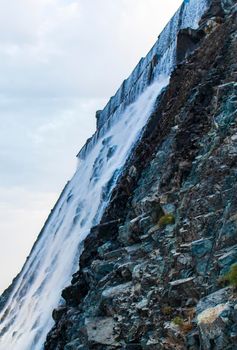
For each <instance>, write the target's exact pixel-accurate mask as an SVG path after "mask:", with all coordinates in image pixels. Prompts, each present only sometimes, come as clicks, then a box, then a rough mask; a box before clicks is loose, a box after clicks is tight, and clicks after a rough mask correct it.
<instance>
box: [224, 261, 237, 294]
mask: <svg viewBox="0 0 237 350" xmlns="http://www.w3.org/2000/svg"><path fill="white" fill-rule="evenodd" d="M222 281H225V282H228V284H230V285H231V286H233V287H235V288H237V263H236V264H233V265H231V267H230V271H229V272H227V274H225V275H224V276H223V277H222Z"/></svg>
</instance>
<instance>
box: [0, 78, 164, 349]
mask: <svg viewBox="0 0 237 350" xmlns="http://www.w3.org/2000/svg"><path fill="white" fill-rule="evenodd" d="M167 83H168V79H167V78H163V79H160V80H159V81H158V82H156V83H154V84H153V85H151V86H150V87H149V88H148V89H147V90H146V91H145V92H144V93H143V94H142V95H141V96H140V97H139V98H138V100H137V101H136V102H135V103H133V104H131V105H130V106H129V107H127V109H126V110H125V111H124V113H123V115H122V116H121V119H120V120H118V121H117V122H116V123H115V124H114V125H113V126H112V127H111V129H110V130H109V131H108V133H107V134H106V135H105V136H104V137H103V138H102V139H101V140H99V141H98V143H97V145H96V146H95V147H94V149H93V151H92V152H91V153H90V154H89V155H88V157H87V159H86V161H80V164H79V166H78V170H77V171H76V174H75V175H74V177H73V178H72V180H71V182H70V183H69V185H68V186H67V188H66V190H65V191H64V194H63V196H62V198H61V199H60V201H59V203H58V204H57V207H56V208H55V210H54V213H53V214H52V217H51V220H50V222H48V224H47V226H46V227H45V230H44V234H43V235H42V236H41V238H40V240H39V241H38V244H37V245H36V247H35V248H34V250H33V252H32V254H31V256H30V259H29V260H28V261H27V264H26V266H25V268H24V271H23V273H22V275H21V277H20V279H19V281H18V283H17V286H16V288H15V292H14V294H13V295H12V297H11V298H10V300H9V302H8V303H7V305H6V307H5V310H4V311H3V314H4V313H6V314H7V317H6V318H5V320H4V321H3V322H2V323H1V328H0V331H1V332H2V333H3V334H2V337H1V343H0V344H1V345H0V349H1V350H6V349H14V350H32V349H34V350H38V349H41V347H42V344H43V343H44V340H45V337H46V334H47V332H48V331H49V329H50V328H51V326H52V324H53V322H52V319H51V313H52V310H53V308H54V307H56V306H57V304H58V300H59V299H60V294H61V291H62V289H63V288H64V287H65V286H66V285H67V284H68V283H69V282H70V278H71V275H72V274H73V273H74V272H75V269H77V267H78V259H79V254H80V251H81V242H82V240H83V239H84V238H85V236H86V235H87V234H88V232H89V230H90V228H91V227H92V226H93V225H95V224H97V223H98V222H99V220H100V218H101V215H102V213H103V210H104V208H105V206H106V204H107V203H108V200H109V198H110V194H111V190H112V188H113V187H114V184H115V183H116V181H117V179H118V177H119V175H120V173H121V170H122V168H123V166H124V163H125V161H126V159H127V155H128V154H129V153H130V151H131V148H132V147H133V145H134V144H135V143H136V141H137V139H138V137H139V135H140V134H141V130H142V128H143V126H144V125H145V123H146V121H147V118H148V117H149V116H150V114H151V111H152V107H153V105H154V102H155V100H156V98H157V95H158V94H159V92H160V90H161V89H162V88H163V87H164V86H165V85H166V84H167ZM4 328H5V332H4Z"/></svg>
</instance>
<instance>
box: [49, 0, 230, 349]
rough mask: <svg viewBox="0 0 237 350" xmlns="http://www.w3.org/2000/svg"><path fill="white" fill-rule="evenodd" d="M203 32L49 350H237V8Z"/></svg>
mask: <svg viewBox="0 0 237 350" xmlns="http://www.w3.org/2000/svg"><path fill="white" fill-rule="evenodd" d="M221 4H222V6H221ZM214 5H215V6H214ZM220 6H221V7H220ZM210 20H211V22H210ZM200 30H202V32H203V33H205V35H204V36H203V37H202V38H199V39H200V40H199V41H198V43H197V47H196V49H195V51H194V52H193V53H192V54H191V55H190V56H188V58H186V60H185V61H184V62H183V63H182V64H180V65H178V67H177V69H176V70H175V71H174V73H173V74H172V77H171V81H170V85H169V86H168V88H167V89H166V91H165V92H164V93H163V94H162V96H161V97H160V98H159V104H158V107H157V108H156V110H155V111H154V114H153V115H152V118H151V120H150V122H149V123H148V125H147V128H146V130H145V133H144V136H143V138H142V140H141V142H140V144H139V145H138V146H137V149H136V150H135V152H134V154H133V157H132V159H130V160H129V163H128V167H127V171H126V172H125V173H124V175H123V177H122V178H121V180H120V183H119V184H118V186H117V188H116V189H115V190H114V192H113V196H112V198H111V202H110V205H109V207H108V208H107V211H106V213H105V214H104V217H103V219H102V221H101V224H100V225H98V226H97V227H94V228H93V229H92V231H91V234H90V235H89V236H88V238H87V239H86V240H85V244H84V252H83V254H82V256H81V259H80V269H79V271H78V272H77V273H76V274H75V275H74V276H73V279H72V284H71V285H70V286H69V287H67V288H66V289H65V290H64V291H63V293H62V296H63V298H64V300H65V304H64V305H63V306H61V307H60V308H59V309H58V310H55V311H54V313H53V316H54V320H55V326H54V327H53V329H52V330H51V332H50V333H49V335H48V337H47V341H46V343H45V349H46V350H61V349H66V350H79V349H80V350H88V349H95V350H102V349H107V350H112V349H136V350H139V349H149V350H153V349H157V350H159V349H190V350H198V349H204V350H206V349H210V350H211V349H216V350H222V349H237V345H236V344H237V292H236V290H235V289H234V288H233V287H232V286H225V285H223V281H222V279H221V278H222V277H223V276H224V275H225V274H226V273H227V272H228V270H229V269H230V267H231V265H232V264H234V263H236V262H237V196H236V193H237V181H236V180H237V83H236V80H237V79H236V78H237V63H236V57H237V44H236V42H237V19H236V2H235V1H222V2H218V1H216V2H215V1H214V2H213V6H212V8H211V10H209V12H208V13H207V14H206V17H204V19H203V20H202V22H201V27H200ZM189 34H190V33H189ZM191 34H192V35H194V34H193V33H191ZM185 35H186V34H185ZM195 45H196V44H195ZM165 215H172V218H173V219H172V220H168V221H167V220H164V219H163V220H161V219H162V218H164V216H165ZM161 222H163V224H162V225H161V224H160V223H161Z"/></svg>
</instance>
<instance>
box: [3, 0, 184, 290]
mask: <svg viewBox="0 0 237 350" xmlns="http://www.w3.org/2000/svg"><path fill="white" fill-rule="evenodd" d="M181 2H182V0H7V1H6V0H0V291H1V290H3V289H4V288H5V287H7V286H8V284H9V283H10V281H11V280H12V278H13V277H14V276H15V275H16V273H17V272H18V271H19V270H20V268H21V266H22V264H23V263H24V260H25V258H26V256H27V254H28V253H29V251H30V248H31V246H32V244H33V242H34V240H35V238H36V237H37V234H38V232H39V230H40V228H41V227H42V225H43V223H44V221H45V219H46V218H47V215H48V213H49V211H50V209H51V208H52V207H53V205H54V203H55V201H56V199H57V197H58V196H59V194H60V192H61V190H62V188H63V186H64V184H65V183H66V181H67V180H68V179H69V178H70V177H71V176H72V174H73V171H74V169H75V166H76V159H75V155H76V153H77V152H78V150H79V149H80V148H81V146H82V145H83V144H84V142H85V140H86V139H87V138H88V137H89V136H90V135H91V134H92V132H93V131H94V129H95V118H94V114H95V111H96V110H97V109H101V108H102V107H103V106H104V105H105V103H106V101H107V100H108V98H109V97H110V96H111V95H112V94H114V93H115V91H116V89H117V88H118V87H119V85H120V84H121V82H122V81H123V80H124V79H125V78H126V77H127V76H128V75H129V74H130V72H131V70H132V69H133V68H134V66H135V65H136V63H137V62H138V61H139V59H140V58H141V56H144V55H146V53H147V51H148V50H149V49H150V47H151V46H152V45H153V43H154V42H155V40H156V38H157V36H158V34H159V33H160V31H161V30H162V28H163V27H164V25H165V24H166V23H167V21H168V20H169V18H170V17H171V16H172V15H173V13H174V12H175V10H176V9H177V8H178V6H179V5H180V4H181Z"/></svg>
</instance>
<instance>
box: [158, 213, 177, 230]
mask: <svg viewBox="0 0 237 350" xmlns="http://www.w3.org/2000/svg"><path fill="white" fill-rule="evenodd" d="M174 223H175V217H174V215H173V214H165V215H163V216H162V217H161V218H160V220H159V222H158V225H159V226H160V227H165V226H167V225H173V224H174Z"/></svg>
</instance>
